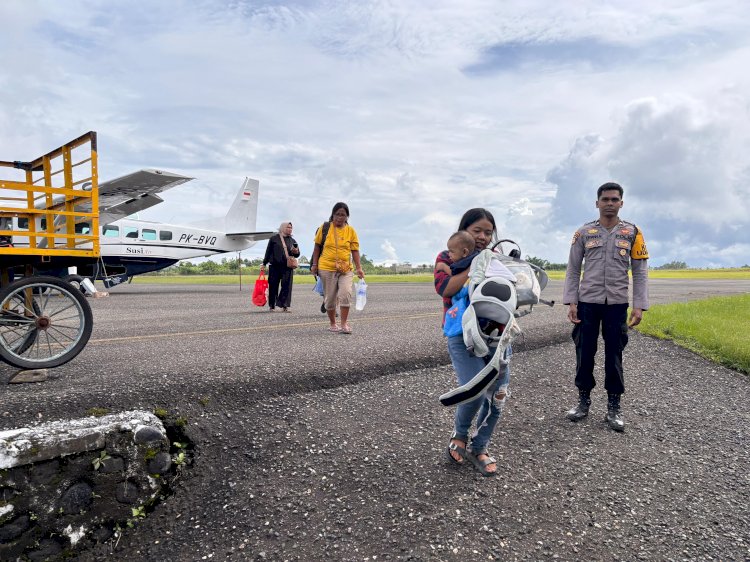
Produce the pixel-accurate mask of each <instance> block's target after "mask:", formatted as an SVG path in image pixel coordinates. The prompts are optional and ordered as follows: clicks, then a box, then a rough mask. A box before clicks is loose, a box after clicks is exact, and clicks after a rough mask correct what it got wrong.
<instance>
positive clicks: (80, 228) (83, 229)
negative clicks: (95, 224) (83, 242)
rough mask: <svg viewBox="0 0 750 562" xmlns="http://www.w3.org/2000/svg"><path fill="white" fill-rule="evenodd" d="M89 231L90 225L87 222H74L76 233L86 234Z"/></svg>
mask: <svg viewBox="0 0 750 562" xmlns="http://www.w3.org/2000/svg"><path fill="white" fill-rule="evenodd" d="M89 232H91V227H90V225H89V223H87V222H79V223H78V224H76V234H88V233H89Z"/></svg>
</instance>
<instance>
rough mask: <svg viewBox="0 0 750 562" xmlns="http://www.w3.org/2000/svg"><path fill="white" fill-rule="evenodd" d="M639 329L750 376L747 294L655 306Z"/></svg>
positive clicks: (749, 317) (748, 304) (749, 325)
mask: <svg viewBox="0 0 750 562" xmlns="http://www.w3.org/2000/svg"><path fill="white" fill-rule="evenodd" d="M638 330H640V331H641V332H643V333H644V334H648V335H650V336H655V337H657V338H662V339H670V340H673V341H674V342H675V343H677V344H679V345H681V346H683V347H686V348H688V349H690V350H692V351H695V352H696V353H698V354H699V355H702V356H703V357H706V358H708V359H711V360H712V361H716V362H717V363H720V364H722V365H724V366H726V367H729V368H731V369H736V370H738V371H741V372H743V373H748V374H750V338H748V333H749V332H750V295H737V296H731V297H715V298H712V299H706V300H702V301H692V302H687V303H672V304H662V305H654V306H653V307H651V308H650V309H649V310H648V312H646V313H645V314H644V315H643V321H642V322H641V324H640V326H638Z"/></svg>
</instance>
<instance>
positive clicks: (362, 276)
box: [357, 267, 365, 279]
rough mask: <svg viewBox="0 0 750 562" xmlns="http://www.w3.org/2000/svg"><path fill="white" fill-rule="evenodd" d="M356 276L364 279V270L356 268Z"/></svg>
mask: <svg viewBox="0 0 750 562" xmlns="http://www.w3.org/2000/svg"><path fill="white" fill-rule="evenodd" d="M357 277H359V278H360V279H364V278H365V272H364V270H363V269H362V268H361V267H358V268H357Z"/></svg>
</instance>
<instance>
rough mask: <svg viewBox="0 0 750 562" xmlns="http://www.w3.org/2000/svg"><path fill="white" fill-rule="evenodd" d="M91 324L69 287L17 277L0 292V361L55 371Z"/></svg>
mask: <svg viewBox="0 0 750 562" xmlns="http://www.w3.org/2000/svg"><path fill="white" fill-rule="evenodd" d="M29 299H31V306H29V305H28V303H29ZM93 323H94V320H93V315H92V314H91V307H90V306H89V303H88V302H86V298H85V297H84V296H83V294H82V293H81V292H80V291H79V290H78V289H75V288H74V287H73V286H72V285H70V284H69V283H66V282H65V281H62V280H61V279H58V278H57V277H43V276H35V277H26V278H24V279H20V280H18V281H15V282H13V283H11V284H10V285H8V286H6V287H4V288H3V289H2V291H0V358H2V359H3V360H4V361H5V362H6V363H8V364H10V365H13V366H14V367H18V368H19V369H47V368H51V367H57V366H59V365H62V364H63V363H67V362H68V361H70V360H71V359H73V358H74V357H75V356H76V355H78V354H79V353H80V352H81V350H82V349H83V348H84V347H85V346H86V344H87V343H88V341H89V338H90V337H91V329H92V327H93Z"/></svg>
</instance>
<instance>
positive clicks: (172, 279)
mask: <svg viewBox="0 0 750 562" xmlns="http://www.w3.org/2000/svg"><path fill="white" fill-rule="evenodd" d="M257 276H258V274H257V273H256V274H255V275H252V274H250V275H243V276H242V284H243V285H252V284H253V283H255V279H256V278H257ZM354 280H355V281H356V280H357V278H356V276H355V278H354ZM365 281H367V284H368V285H370V284H372V283H432V274H431V273H427V274H423V273H419V274H414V275H368V276H367V277H366V278H365ZM239 282H240V280H239V276H237V275H138V276H136V277H133V283H139V284H141V283H156V284H175V285H238V284H239ZM314 283H315V279H314V278H313V276H312V275H295V276H294V284H295V285H299V284H302V285H313V284H314Z"/></svg>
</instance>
